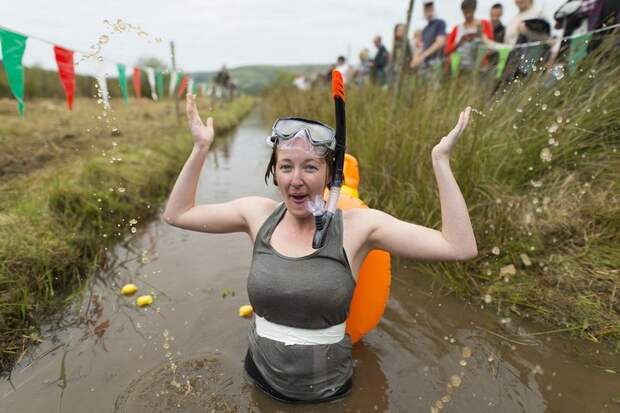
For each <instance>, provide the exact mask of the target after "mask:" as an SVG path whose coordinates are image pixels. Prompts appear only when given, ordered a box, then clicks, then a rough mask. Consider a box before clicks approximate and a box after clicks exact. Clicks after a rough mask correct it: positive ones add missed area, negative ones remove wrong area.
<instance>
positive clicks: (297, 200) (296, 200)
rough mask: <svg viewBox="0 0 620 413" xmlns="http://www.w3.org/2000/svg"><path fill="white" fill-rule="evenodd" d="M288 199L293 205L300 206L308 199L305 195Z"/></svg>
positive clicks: (292, 196)
mask: <svg viewBox="0 0 620 413" xmlns="http://www.w3.org/2000/svg"><path fill="white" fill-rule="evenodd" d="M290 197H291V199H292V200H293V202H294V203H296V204H300V205H301V204H303V203H305V202H306V199H307V198H308V196H307V195H290Z"/></svg>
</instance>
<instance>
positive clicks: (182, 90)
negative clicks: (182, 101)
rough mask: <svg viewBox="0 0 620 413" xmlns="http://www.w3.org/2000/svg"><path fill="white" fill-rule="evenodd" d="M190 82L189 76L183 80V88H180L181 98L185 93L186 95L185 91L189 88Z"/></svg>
mask: <svg viewBox="0 0 620 413" xmlns="http://www.w3.org/2000/svg"><path fill="white" fill-rule="evenodd" d="M188 81H189V76H183V79H181V86H179V97H182V96H183V93H185V89H186V88H187V82H188Z"/></svg>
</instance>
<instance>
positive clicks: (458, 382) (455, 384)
mask: <svg viewBox="0 0 620 413" xmlns="http://www.w3.org/2000/svg"><path fill="white" fill-rule="evenodd" d="M450 384H451V385H452V387H459V386H460V385H461V378H460V377H459V376H458V375H456V374H454V375H453V376H452V377H450Z"/></svg>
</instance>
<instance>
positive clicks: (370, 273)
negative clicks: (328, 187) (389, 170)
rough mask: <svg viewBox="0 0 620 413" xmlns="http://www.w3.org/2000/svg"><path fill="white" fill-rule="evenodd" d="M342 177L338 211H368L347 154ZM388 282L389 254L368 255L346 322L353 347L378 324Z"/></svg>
mask: <svg viewBox="0 0 620 413" xmlns="http://www.w3.org/2000/svg"><path fill="white" fill-rule="evenodd" d="M344 177H345V179H344V185H343V186H342V188H341V190H340V198H339V199H338V208H340V209H342V210H347V209H352V208H368V206H367V205H366V204H364V202H362V201H361V200H360V199H359V194H358V192H357V188H358V185H359V181H360V178H359V167H358V163H357V159H355V157H353V156H351V155H349V154H346V155H345V159H344ZM326 194H328V192H326ZM391 278H392V276H391V265H390V254H389V253H387V252H385V251H380V250H373V251H371V252H370V253H369V254H368V255H367V256H366V259H365V260H364V262H363V263H362V266H361V267H360V270H359V275H358V277H357V285H356V286H355V290H354V291H353V301H352V302H351V308H350V309H349V317H348V318H347V329H346V331H347V333H348V334H349V336H351V341H352V342H353V343H355V342H357V341H359V340H360V339H361V338H362V337H363V336H364V335H365V334H367V333H368V332H369V331H371V330H372V329H373V328H375V327H376V326H377V324H379V321H380V320H381V317H382V316H383V312H384V311H385V305H386V304H387V300H388V297H389V294H390V283H391Z"/></svg>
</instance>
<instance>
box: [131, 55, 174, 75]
mask: <svg viewBox="0 0 620 413" xmlns="http://www.w3.org/2000/svg"><path fill="white" fill-rule="evenodd" d="M136 66H139V67H147V66H148V67H152V68H153V69H157V70H161V71H165V70H168V65H167V64H166V63H165V62H164V61H163V60H161V59H160V58H158V57H153V56H143V57H141V58H139V59H138V61H137V63H136Z"/></svg>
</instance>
